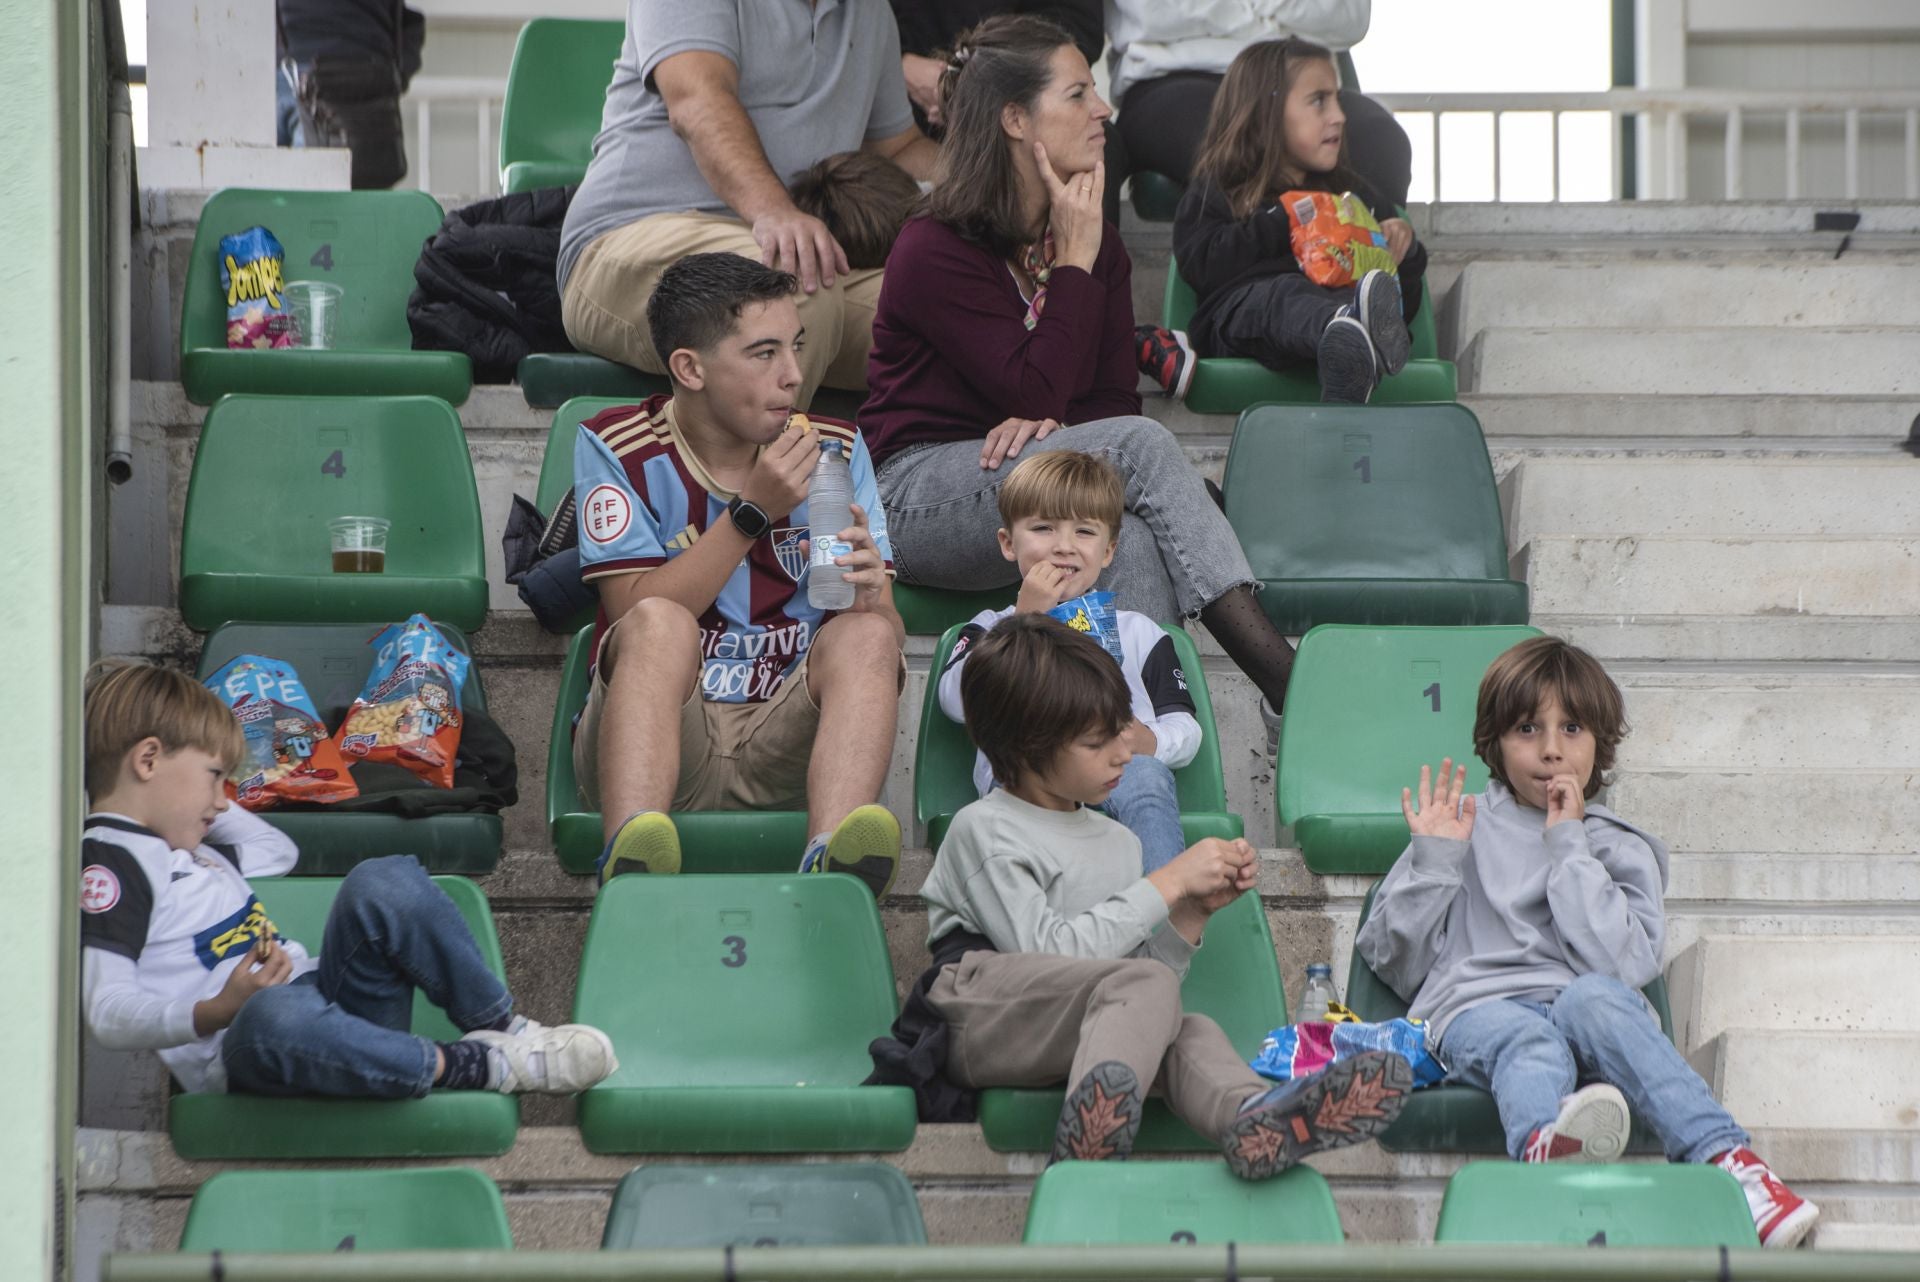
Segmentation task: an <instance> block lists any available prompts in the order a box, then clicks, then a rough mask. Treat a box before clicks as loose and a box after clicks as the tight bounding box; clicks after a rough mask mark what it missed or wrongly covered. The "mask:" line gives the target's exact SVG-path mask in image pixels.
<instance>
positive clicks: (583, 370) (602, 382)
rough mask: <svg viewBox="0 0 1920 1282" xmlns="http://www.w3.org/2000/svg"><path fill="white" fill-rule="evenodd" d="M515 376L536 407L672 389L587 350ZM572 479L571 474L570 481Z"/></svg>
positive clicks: (524, 361)
mask: <svg viewBox="0 0 1920 1282" xmlns="http://www.w3.org/2000/svg"><path fill="white" fill-rule="evenodd" d="M558 21H560V19H557V18H535V19H534V22H536V23H539V22H558ZM616 25H617V24H616ZM514 378H515V379H516V380H517V381H518V382H519V384H520V394H521V395H522V396H525V397H526V398H527V404H528V405H531V406H532V407H533V408H535V409H552V408H553V407H555V406H559V405H564V404H565V403H567V402H568V401H571V400H573V399H574V398H576V397H583V398H584V397H595V398H599V399H603V400H605V401H606V403H607V404H609V405H630V404H632V403H634V402H635V401H644V400H646V399H647V397H649V396H657V395H659V394H660V393H662V392H665V391H669V390H671V388H670V387H669V385H668V383H667V376H666V375H665V374H649V373H646V372H645V371H644V370H637V369H635V368H633V366H631V365H622V364H620V362H618V361H610V360H608V359H607V358H606V357H604V356H590V355H588V354H587V353H586V352H533V353H531V354H529V355H527V356H523V357H521V358H520V365H519V368H518V369H517V370H516V371H515V373H514ZM571 483H572V481H571V478H569V481H568V484H571ZM561 488H562V489H563V490H564V489H565V488H566V487H565V486H562V487H561Z"/></svg>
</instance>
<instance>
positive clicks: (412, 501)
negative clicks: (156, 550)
mask: <svg viewBox="0 0 1920 1282" xmlns="http://www.w3.org/2000/svg"><path fill="white" fill-rule="evenodd" d="M340 516H372V517H381V518H384V519H385V520H387V521H390V522H391V523H392V524H391V528H390V529H389V530H388V532H387V550H386V558H385V568H384V569H383V570H382V571H381V572H379V573H339V574H337V573H335V572H334V569H333V550H332V544H331V542H330V535H329V533H328V529H327V526H328V523H329V522H330V521H332V520H333V519H334V518H335V517H340ZM481 539H482V534H481V526H480V496H479V492H478V491H477V490H476V489H475V487H474V480H473V460H472V458H471V456H470V455H469V454H468V453H467V438H466V434H465V433H464V432H462V431H461V430H460V420H459V418H458V417H457V416H456V415H455V414H454V412H453V409H452V407H451V406H449V405H448V404H447V403H446V402H445V401H442V400H438V399H435V398H433V397H430V396H386V397H364V398H351V397H345V396H229V397H226V398H224V399H223V400H222V401H221V402H220V403H219V404H218V405H215V406H214V407H213V408H212V409H211V410H208V411H207V418H206V422H205V423H204V424H203V425H202V426H201V429H200V445H199V449H198V450H197V451H196V452H195V454H194V457H193V476H192V479H191V480H190V481H189V482H188V483H187V503H186V516H185V519H184V520H183V522H182V524H181V529H180V614H181V616H182V617H183V618H185V619H186V621H187V626H189V627H192V628H195V629H198V630H200V631H202V632H206V631H211V630H212V629H214V628H216V627H218V626H220V625H221V624H222V623H227V622H231V621H234V620H245V621H249V622H262V623H371V624H385V623H397V622H399V621H401V620H403V619H405V618H406V617H407V616H408V615H410V614H414V613H416V612H418V613H421V614H425V615H426V616H428V617H429V618H431V619H432V620H433V621H434V622H435V623H451V624H453V625H454V626H455V627H457V628H461V629H463V630H465V631H467V632H473V631H476V630H478V629H479V627H480V626H481V625H482V624H483V623H485V622H486V621H487V562H486V554H485V551H484V549H483V545H482V542H481Z"/></svg>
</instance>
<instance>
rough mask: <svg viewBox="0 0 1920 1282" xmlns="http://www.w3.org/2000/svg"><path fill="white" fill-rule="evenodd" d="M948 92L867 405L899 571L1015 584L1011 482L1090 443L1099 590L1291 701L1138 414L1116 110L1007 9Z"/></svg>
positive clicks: (1276, 661) (986, 26)
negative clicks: (1006, 486)
mask: <svg viewBox="0 0 1920 1282" xmlns="http://www.w3.org/2000/svg"><path fill="white" fill-rule="evenodd" d="M942 81H943V92H944V95H945V97H944V100H943V106H942V113H941V114H942V118H943V119H944V120H945V122H946V136H945V138H944V140H943V141H942V143H941V148H940V158H939V161H938V165H937V174H936V178H935V184H934V189H933V194H932V197H931V199H930V202H929V208H928V212H927V213H926V215H924V216H922V217H919V218H916V219H913V220H911V221H910V222H909V223H908V224H907V226H906V228H905V229H904V230H902V232H901V233H900V238H899V240H898V241H896V242H895V244H894V250H893V254H892V256H891V257H890V258H889V259H888V260H887V277H886V282H885V284H884V285H882V287H881V291H880V302H879V307H878V310H877V312H876V313H875V316H874V323H873V349H872V355H871V357H870V358H869V361H868V366H867V387H868V396H867V403H866V406H865V407H864V408H863V409H862V411H861V413H860V427H861V430H862V432H863V433H864V434H865V436H866V439H867V443H868V447H869V449H870V450H871V451H872V453H873V458H874V462H875V466H876V468H877V479H878V482H879V487H880V494H881V497H882V499H884V500H885V502H886V507H887V524H888V530H889V532H890V534H891V536H892V541H893V558H894V566H895V568H896V570H897V571H898V573H899V575H900V578H901V579H902V581H904V582H907V583H919V584H926V585H928V586H932V587H941V588H960V589H967V590H974V591H979V590H985V589H990V588H998V587H1006V586H1010V585H1011V584H1012V583H1013V581H1014V577H1015V571H1014V568H1013V567H1012V566H1011V565H1010V564H1009V563H1008V562H1007V561H1006V560H1005V559H1003V558H1002V557H1001V555H1000V550H999V544H998V540H997V538H996V534H995V532H996V531H997V530H998V529H999V525H1000V517H999V509H998V503H997V494H998V490H999V485H1000V481H1001V479H1002V478H1003V477H1004V476H1005V474H1006V472H1007V471H1008V470H1010V469H1011V464H1012V462H1013V461H1015V460H1016V459H1017V458H1019V457H1021V456H1022V455H1023V454H1032V453H1035V452H1038V451H1041V450H1049V449H1076V450H1083V451H1085V452H1086V453H1089V454H1094V455H1097V456H1099V457H1101V458H1103V459H1105V460H1106V461H1107V462H1108V463H1110V464H1111V465H1112V466H1113V467H1114V469H1115V470H1116V471H1118V472H1119V473H1120V475H1121V477H1122V479H1123V480H1124V482H1125V491H1126V493H1125V501H1126V517H1125V519H1124V520H1123V522H1122V526H1121V530H1120V541H1119V545H1118V548H1117V549H1116V551H1115V554H1114V558H1113V562H1112V565H1111V567H1110V568H1109V569H1108V570H1107V571H1106V573H1105V574H1103V575H1102V576H1101V580H1100V586H1102V587H1103V588H1107V589H1109V590H1111V591H1112V592H1113V593H1114V594H1115V595H1116V596H1117V597H1118V598H1119V604H1120V605H1122V606H1123V607H1124V608H1126V609H1130V610H1137V611H1139V612H1140V613H1142V614H1145V615H1147V616H1149V617H1150V618H1153V619H1156V620H1159V621H1161V622H1172V621H1174V620H1176V619H1179V618H1182V617H1187V618H1192V617H1195V616H1198V617H1199V618H1200V620H1201V621H1202V622H1203V623H1205V624H1206V625H1207V630H1208V631H1209V632H1211V633H1212V634H1213V636H1214V637H1215V638H1216V639H1217V640H1218V641H1219V642H1220V644H1221V646H1222V648H1223V649H1225V650H1226V652H1227V653H1228V655H1230V656H1231V657H1232V658H1233V660H1234V661H1235V662H1236V663H1238V664H1239V665H1240V667H1241V668H1242V669H1243V670H1244V671H1245V672H1246V673H1247V674H1248V676H1250V677H1251V678H1252V679H1253V681H1254V684H1255V685H1257V686H1258V687H1259V688H1260V691H1261V693H1262V694H1263V695H1264V696H1265V697H1266V700H1267V701H1268V703H1269V704H1270V705H1271V708H1278V707H1279V706H1280V703H1281V699H1282V697H1283V695H1284V694H1285V692H1286V686H1287V675H1288V673H1289V671H1290V670H1291V668H1292V663H1293V652H1292V650H1291V648H1290V647H1289V646H1288V645H1287V643H1286V639H1285V638H1284V637H1282V636H1281V635H1280V634H1279V633H1278V632H1276V631H1275V630H1274V628H1273V625H1272V623H1270V622H1269V621H1268V619H1267V616H1266V615H1265V613H1263V612H1262V611H1261V609H1260V607H1259V605H1258V604H1257V603H1255V601H1254V599H1253V591H1252V582H1253V572H1252V570H1251V569H1249V568H1248V566H1247V559H1246V556H1245V554H1244V553H1243V552H1242V551H1241V550H1240V544H1239V541H1238V540H1237V539H1236V538H1235V537H1234V533H1233V529H1232V527H1231V526H1229V525H1228V524H1227V522H1226V518H1225V517H1224V516H1222V515H1221V513H1220V510H1219V509H1218V508H1217V507H1216V506H1215V505H1214V504H1213V502H1212V501H1211V500H1210V499H1209V498H1208V496H1207V492H1206V489H1205V486H1204V484H1203V482H1202V480H1201V478H1200V474H1199V473H1198V472H1197V471H1195V470H1194V467H1193V464H1192V463H1191V462H1189V461H1188V459H1187V456H1186V453H1185V451H1184V450H1183V449H1182V448H1181V446H1180V443H1179V441H1178V440H1177V439H1175V437H1174V436H1173V434H1172V433H1171V432H1169V431H1168V430H1167V429H1166V428H1165V427H1163V426H1162V425H1161V424H1159V423H1156V422H1154V421H1153V420H1152V419H1149V418H1143V417H1141V415H1140V395H1139V393H1138V391H1137V390H1135V389H1136V385H1137V383H1138V375H1137V372H1136V367H1135V363H1134V350H1133V347H1134V334H1133V268H1132V264H1131V263H1130V262H1129V261H1128V258H1127V252H1126V249H1125V247H1124V246H1122V245H1121V243H1120V233H1119V231H1118V229H1117V228H1115V227H1114V226H1113V225H1112V224H1111V223H1108V222H1106V221H1105V220H1104V219H1103V218H1102V217H1101V214H1100V202H1101V196H1102V194H1103V188H1104V186H1105V181H1106V172H1105V165H1104V163H1103V160H1102V157H1103V153H1104V148H1105V122H1106V120H1107V117H1108V115H1109V112H1108V109H1107V105H1106V103H1104V102H1102V101H1101V100H1100V95H1099V94H1098V93H1097V92H1096V91H1095V90H1094V87H1093V76H1092V73H1091V72H1090V71H1089V70H1088V68H1087V60H1086V59H1085V58H1084V57H1083V56H1081V53H1080V51H1079V50H1078V49H1076V48H1075V47H1074V46H1073V43H1072V41H1071V40H1070V39H1069V37H1068V36H1067V34H1066V32H1064V31H1062V30H1061V29H1060V28H1059V27H1057V26H1055V25H1054V24H1053V23H1051V22H1047V21H1045V20H1044V19H1039V18H1033V17H1024V16H1022V17H1013V16H1003V17H998V18H992V19H989V20H988V21H986V22H984V23H981V24H980V25H979V26H978V27H975V28H974V29H973V30H971V31H970V32H967V33H966V34H965V35H963V36H962V37H961V39H960V40H959V42H958V43H957V44H956V47H955V48H954V50H953V52H952V54H951V55H950V56H949V58H948V62H947V69H946V71H945V72H944V73H943V77H942ZM1269 711H1270V709H1269Z"/></svg>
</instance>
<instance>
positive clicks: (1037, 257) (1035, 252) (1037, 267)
mask: <svg viewBox="0 0 1920 1282" xmlns="http://www.w3.org/2000/svg"><path fill="white" fill-rule="evenodd" d="M1020 266H1021V267H1023V268H1025V269H1026V273H1027V275H1028V276H1029V277H1031V278H1032V279H1033V299H1032V301H1031V302H1029V303H1028V304H1027V316H1026V322H1025V323H1026V326H1027V328H1028V329H1032V328H1033V327H1034V326H1035V325H1037V324H1039V323H1040V313H1041V312H1042V311H1044V310H1045V309H1046V306H1047V278H1048V277H1050V276H1052V275H1053V228H1052V227H1048V228H1047V231H1046V234H1045V235H1043V236H1041V237H1040V243H1039V244H1038V245H1028V246H1027V247H1026V248H1025V249H1023V250H1021V251H1020Z"/></svg>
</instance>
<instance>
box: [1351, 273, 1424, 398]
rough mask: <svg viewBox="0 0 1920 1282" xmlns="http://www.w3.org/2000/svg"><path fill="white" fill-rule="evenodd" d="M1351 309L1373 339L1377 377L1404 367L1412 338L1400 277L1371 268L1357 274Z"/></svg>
mask: <svg viewBox="0 0 1920 1282" xmlns="http://www.w3.org/2000/svg"><path fill="white" fill-rule="evenodd" d="M1353 310H1354V314H1355V315H1356V316H1358V317H1359V319H1360V323H1361V324H1362V325H1364V326H1365V327H1366V330H1367V337H1368V338H1370V339H1372V340H1373V351H1374V355H1375V356H1376V357H1378V358H1379V362H1380V377H1381V378H1385V377H1387V376H1388V375H1389V374H1398V373H1399V372H1400V371H1401V370H1403V369H1405V368H1406V367H1407V355H1408V353H1409V352H1411V351H1412V349H1413V338H1412V336H1411V335H1409V334H1408V333H1407V318H1406V312H1405V311H1404V309H1403V305H1402V303H1401V296H1400V278H1399V277H1398V276H1395V275H1394V274H1393V273H1392V272H1388V271H1382V270H1380V269H1379V268H1377V267H1376V268H1374V269H1373V270H1372V271H1370V272H1368V273H1367V274H1366V275H1365V276H1362V277H1361V278H1360V285H1359V287H1358V288H1356V289H1355V290H1354V291H1353Z"/></svg>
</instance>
